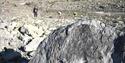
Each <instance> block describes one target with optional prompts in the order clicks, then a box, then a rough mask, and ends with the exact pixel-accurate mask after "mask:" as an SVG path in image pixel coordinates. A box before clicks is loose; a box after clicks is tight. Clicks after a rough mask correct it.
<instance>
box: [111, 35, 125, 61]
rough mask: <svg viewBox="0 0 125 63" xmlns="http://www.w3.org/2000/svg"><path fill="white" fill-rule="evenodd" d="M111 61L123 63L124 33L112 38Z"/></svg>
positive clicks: (124, 51)
mask: <svg viewBox="0 0 125 63" xmlns="http://www.w3.org/2000/svg"><path fill="white" fill-rule="evenodd" d="M111 57H112V60H113V63H125V35H123V36H120V37H118V38H116V39H115V40H114V51H113V53H112V55H111Z"/></svg>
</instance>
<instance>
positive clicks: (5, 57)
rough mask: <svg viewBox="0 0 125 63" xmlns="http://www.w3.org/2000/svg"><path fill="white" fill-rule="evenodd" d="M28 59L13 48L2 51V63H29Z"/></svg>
mask: <svg viewBox="0 0 125 63" xmlns="http://www.w3.org/2000/svg"><path fill="white" fill-rule="evenodd" d="M28 61H29V60H28V59H26V58H23V57H22V56H21V54H20V53H19V52H16V51H14V50H13V49H7V48H5V50H4V51H2V52H0V63H28Z"/></svg>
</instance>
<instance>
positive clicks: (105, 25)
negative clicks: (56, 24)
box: [29, 19, 125, 63]
mask: <svg viewBox="0 0 125 63" xmlns="http://www.w3.org/2000/svg"><path fill="white" fill-rule="evenodd" d="M116 24H117V25H116ZM124 27H125V25H124V22H121V23H120V22H119V21H115V22H113V21H98V20H96V19H95V20H91V19H87V20H86V19H79V20H78V22H76V23H74V24H71V25H68V26H65V27H61V28H58V29H57V30H55V31H53V32H52V33H51V34H50V35H49V36H48V37H47V38H46V39H45V40H44V41H42V42H41V43H40V45H39V47H38V49H37V51H36V53H35V55H34V57H33V58H32V59H31V60H30V62H29V63H125V53H124V52H125V48H124V47H125V35H124V33H125V29H124Z"/></svg>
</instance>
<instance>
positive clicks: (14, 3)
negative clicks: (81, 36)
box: [0, 0, 125, 63]
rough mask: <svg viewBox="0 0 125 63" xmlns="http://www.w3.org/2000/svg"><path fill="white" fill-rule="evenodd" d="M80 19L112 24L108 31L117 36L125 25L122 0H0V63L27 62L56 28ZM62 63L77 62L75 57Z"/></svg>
mask: <svg viewBox="0 0 125 63" xmlns="http://www.w3.org/2000/svg"><path fill="white" fill-rule="evenodd" d="M81 20H83V21H85V20H86V21H89V20H90V22H93V20H95V21H94V22H93V23H92V25H93V24H96V23H97V22H101V23H103V24H101V26H105V25H107V30H108V29H110V26H111V27H112V28H114V27H115V29H113V31H112V32H114V33H115V32H116V36H117V34H118V35H120V36H121V35H123V34H124V31H121V29H123V28H124V25H125V24H124V22H125V1H124V0H0V63H11V62H12V63H28V62H29V61H30V60H31V59H32V58H34V55H36V52H37V51H38V49H39V48H41V47H40V44H41V43H42V42H44V40H47V38H48V37H50V35H51V34H52V33H53V32H54V31H55V30H56V29H57V30H58V29H60V28H62V29H63V28H65V27H66V26H67V27H68V26H70V25H71V24H74V23H77V22H79V21H81ZM112 23H113V24H112ZM97 25H98V24H97ZM97 25H95V27H96V26H97ZM99 25H100V24H99ZM113 26H114V27H113ZM108 27H109V28H108ZM83 28H84V27H83ZM97 28H99V27H98V26H97ZM94 29H95V28H94ZM99 29H100V28H99ZM114 30H117V31H114ZM95 31H96V30H95ZM108 31H109V30H108ZM90 33H92V32H90ZM107 33H108V32H107ZM102 35H103V34H102ZM109 35H110V34H109ZM53 37H54V36H53ZM114 37H115V36H113V37H112V40H113V38H114ZM104 39H105V38H104ZM110 43H112V42H111V41H110ZM73 44H74V43H73ZM105 45H106V44H105ZM38 46H39V48H38ZM112 47H113V44H112ZM76 49H77V48H76ZM69 50H70V49H69ZM69 52H70V51H69ZM50 53H51V52H50ZM8 54H10V55H8ZM69 55H70V54H69ZM6 56H8V57H6ZM41 58H42V57H41ZM63 59H64V58H63ZM73 59H74V58H72V59H71V60H73ZM110 59H111V58H110ZM52 60H53V59H52ZM52 60H51V59H48V61H50V62H47V63H59V62H58V61H57V62H56V61H54V62H51V61H52ZM79 60H80V59H79ZM31 61H34V60H31ZM45 61H46V60H45ZM61 61H62V60H61ZM66 62H68V63H77V60H76V62H75V61H74V62H71V61H66ZM31 63H37V62H31ZM38 63H46V62H38ZM60 63H65V62H60ZM79 63H80V62H79ZM81 63H85V62H81ZM88 63H94V62H88ZM95 63H96V62H95ZM98 63H101V62H98ZM104 63H107V62H104ZM109 63H111V62H109ZM114 63H115V62H114Z"/></svg>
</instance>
